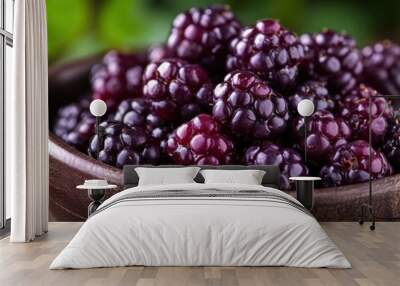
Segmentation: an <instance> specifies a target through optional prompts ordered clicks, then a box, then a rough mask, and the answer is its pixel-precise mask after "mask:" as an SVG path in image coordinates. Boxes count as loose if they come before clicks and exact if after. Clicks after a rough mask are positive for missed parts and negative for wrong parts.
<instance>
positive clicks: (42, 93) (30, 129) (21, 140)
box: [6, 0, 49, 242]
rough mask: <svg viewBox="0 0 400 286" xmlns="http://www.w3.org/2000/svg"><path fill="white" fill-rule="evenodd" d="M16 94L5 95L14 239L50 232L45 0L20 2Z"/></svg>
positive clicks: (16, 32) (17, 6)
mask: <svg viewBox="0 0 400 286" xmlns="http://www.w3.org/2000/svg"><path fill="white" fill-rule="evenodd" d="M14 11H15V18H14V21H15V22H14V48H13V52H14V71H13V83H12V84H13V92H12V93H11V96H9V97H7V98H6V187H7V188H10V190H11V194H12V195H11V237H10V241H12V242H28V241H31V240H33V239H34V238H35V237H36V236H40V235H41V234H43V233H44V232H47V225H48V201H49V195H48V193H49V188H48V183H49V180H48V178H49V171H48V169H49V168H48V96H47V65H48V63H47V23H46V3H45V0H18V1H15V10H14Z"/></svg>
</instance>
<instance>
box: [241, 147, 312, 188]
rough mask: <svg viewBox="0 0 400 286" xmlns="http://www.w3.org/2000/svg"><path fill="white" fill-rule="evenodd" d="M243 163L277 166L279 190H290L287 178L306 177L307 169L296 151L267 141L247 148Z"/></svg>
mask: <svg viewBox="0 0 400 286" xmlns="http://www.w3.org/2000/svg"><path fill="white" fill-rule="evenodd" d="M244 163H245V164H247V165H276V166H279V168H280V170H281V177H280V188H281V189H283V190H289V189H291V184H290V181H289V177H296V176H307V175H308V168H307V166H306V165H305V164H304V163H303V161H302V157H301V155H300V154H299V153H298V152H297V151H295V150H294V149H290V148H284V147H280V146H278V145H275V144H273V143H270V142H267V141H264V142H262V143H261V144H258V145H254V146H251V147H249V148H247V149H246V150H245V155H244Z"/></svg>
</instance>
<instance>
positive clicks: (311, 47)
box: [300, 30, 363, 94]
mask: <svg viewBox="0 0 400 286" xmlns="http://www.w3.org/2000/svg"><path fill="white" fill-rule="evenodd" d="M300 41H301V43H302V44H303V45H304V46H305V47H306V61H305V62H304V67H305V71H306V73H307V74H308V76H309V77H311V78H314V79H316V78H317V79H326V80H328V85H329V88H330V90H331V91H332V92H334V93H341V94H344V93H347V92H349V91H350V90H351V89H352V88H354V87H355V86H356V85H357V83H358V82H359V78H360V76H361V74H362V71H363V64H362V57H361V53H360V51H359V50H358V49H357V47H356V42H355V40H354V39H353V38H351V37H350V36H349V35H347V34H345V33H337V32H335V31H332V30H324V31H322V32H320V33H316V34H304V35H302V36H301V37H300Z"/></svg>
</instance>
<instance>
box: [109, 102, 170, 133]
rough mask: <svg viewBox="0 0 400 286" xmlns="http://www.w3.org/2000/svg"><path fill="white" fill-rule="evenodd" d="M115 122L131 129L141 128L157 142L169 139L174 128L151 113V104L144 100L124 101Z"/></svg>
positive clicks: (119, 107) (116, 114) (115, 116)
mask: <svg viewBox="0 0 400 286" xmlns="http://www.w3.org/2000/svg"><path fill="white" fill-rule="evenodd" d="M114 120H115V121H119V122H122V123H124V124H126V125H128V126H129V127H141V128H143V129H146V130H147V131H148V132H149V133H150V135H151V136H152V137H153V138H154V139H157V140H160V141H161V140H163V139H166V138H167V135H168V133H169V132H170V131H172V126H171V125H168V124H166V123H165V122H164V121H163V120H161V119H160V118H158V117H155V116H154V115H153V114H151V112H150V104H149V103H148V102H146V101H145V100H144V99H143V98H134V99H125V100H124V101H122V102H121V103H120V104H119V106H118V109H117V112H116V113H115V115H114Z"/></svg>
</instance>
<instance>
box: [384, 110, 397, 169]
mask: <svg viewBox="0 0 400 286" xmlns="http://www.w3.org/2000/svg"><path fill="white" fill-rule="evenodd" d="M382 151H383V153H384V154H385V155H386V157H387V159H388V160H389V162H390V163H391V164H392V166H393V167H394V168H395V169H396V171H400V117H398V116H397V117H396V118H393V119H392V120H390V121H389V130H388V132H387V133H386V139H385V142H384V144H383V146H382Z"/></svg>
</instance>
